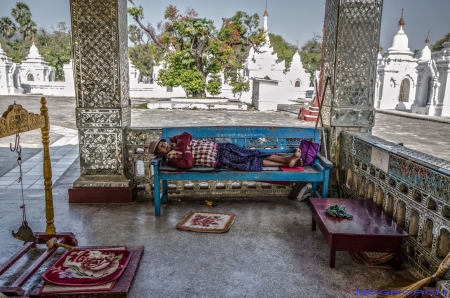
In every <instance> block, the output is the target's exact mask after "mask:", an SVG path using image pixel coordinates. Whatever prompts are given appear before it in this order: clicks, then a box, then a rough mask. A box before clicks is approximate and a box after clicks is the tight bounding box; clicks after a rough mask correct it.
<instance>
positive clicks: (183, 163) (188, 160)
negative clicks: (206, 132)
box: [167, 132, 194, 169]
mask: <svg viewBox="0 0 450 298" xmlns="http://www.w3.org/2000/svg"><path fill="white" fill-rule="evenodd" d="M191 141H192V135H191V134H190V133H188V132H183V133H182V134H179V135H176V136H174V137H171V138H170V142H171V143H176V144H175V148H174V150H175V151H176V155H173V156H172V155H168V156H167V163H168V164H169V166H171V167H175V168H177V169H190V168H192V167H193V166H194V157H193V156H192V153H191V152H190V151H189V150H188V145H189V144H190V143H191Z"/></svg>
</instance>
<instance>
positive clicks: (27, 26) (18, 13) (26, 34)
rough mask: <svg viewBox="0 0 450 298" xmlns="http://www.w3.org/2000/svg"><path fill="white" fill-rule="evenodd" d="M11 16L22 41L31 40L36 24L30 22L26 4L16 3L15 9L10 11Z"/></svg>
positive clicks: (29, 13)
mask: <svg viewBox="0 0 450 298" xmlns="http://www.w3.org/2000/svg"><path fill="white" fill-rule="evenodd" d="M11 15H12V16H13V17H14V19H15V20H16V22H17V23H18V24H19V28H18V30H19V32H20V34H21V35H22V37H23V40H27V39H28V40H31V39H33V38H34V36H35V35H36V32H37V27H36V23H35V22H34V21H33V20H31V11H30V8H29V7H28V5H27V4H25V3H23V2H17V3H16V7H14V8H13V9H12V10H11Z"/></svg>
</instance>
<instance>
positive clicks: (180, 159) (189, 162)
mask: <svg viewBox="0 0 450 298" xmlns="http://www.w3.org/2000/svg"><path fill="white" fill-rule="evenodd" d="M177 153H180V152H177ZM167 163H168V164H169V166H171V167H174V168H177V169H190V168H192V167H194V157H193V156H192V153H191V152H190V151H185V152H183V153H182V154H181V156H180V155H178V154H177V155H176V157H173V158H170V156H167Z"/></svg>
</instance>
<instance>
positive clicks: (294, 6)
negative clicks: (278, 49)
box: [0, 0, 450, 50]
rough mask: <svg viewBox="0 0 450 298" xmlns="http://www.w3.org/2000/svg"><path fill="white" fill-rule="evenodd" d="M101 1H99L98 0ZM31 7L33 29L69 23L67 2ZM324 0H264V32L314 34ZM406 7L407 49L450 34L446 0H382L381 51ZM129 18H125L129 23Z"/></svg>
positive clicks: (8, 1)
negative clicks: (266, 25) (266, 15)
mask: <svg viewBox="0 0 450 298" xmlns="http://www.w3.org/2000/svg"><path fill="white" fill-rule="evenodd" d="M0 1H1V4H2V5H1V8H0V17H3V16H11V8H12V7H14V6H15V3H16V2H17V0H0ZM97 1H101V0H97ZM22 2H25V3H27V4H28V5H29V6H30V9H31V12H32V14H33V17H32V18H33V20H34V21H35V22H36V23H37V25H38V27H46V28H48V29H50V28H51V26H55V27H56V24H57V23H58V22H60V21H65V22H66V23H67V24H69V26H70V8H69V0H22ZM135 3H136V4H137V5H142V6H143V7H144V14H145V19H144V22H145V23H147V22H150V23H151V24H153V25H156V24H157V23H158V22H159V21H161V20H162V19H163V14H164V9H165V7H166V6H167V5H169V4H172V5H175V6H177V7H178V8H179V10H180V11H181V12H184V11H185V10H186V8H187V7H191V8H194V9H195V10H196V11H197V12H198V13H199V16H200V17H205V18H209V19H212V20H214V22H215V24H216V27H219V26H220V25H221V18H222V17H229V16H232V15H233V14H234V13H235V12H236V11H237V10H242V11H245V12H247V13H251V14H253V13H258V14H259V15H260V17H261V26H262V14H263V13H264V10H265V5H266V4H265V0H226V1H223V0H221V1H217V0H167V1H149V0H135ZM324 3H325V0H268V12H269V32H271V33H275V34H279V35H281V36H283V37H284V39H286V40H287V41H288V42H289V43H291V44H296V43H297V40H298V43H299V45H300V46H301V45H302V44H303V43H304V42H305V41H306V40H307V39H308V38H310V37H311V36H312V34H313V32H318V33H321V31H322V24H323V17H324V7H325V6H324ZM402 8H404V9H405V12H404V19H405V22H406V26H405V28H404V29H405V32H406V34H407V35H408V37H409V47H410V49H411V50H414V49H422V48H423V47H424V40H425V38H426V36H427V33H428V30H430V40H431V43H434V42H435V41H436V40H438V39H440V38H442V37H443V36H445V34H447V33H448V32H450V18H449V17H448V13H449V12H450V0H384V5H383V19H382V24H381V38H380V44H381V46H382V47H383V48H384V49H385V50H386V49H387V48H389V47H390V46H391V44H392V38H393V37H394V35H395V34H396V33H397V31H398V27H397V23H398V20H399V19H400V15H401V10H402ZM132 22H134V21H133V20H131V19H129V24H130V23H132Z"/></svg>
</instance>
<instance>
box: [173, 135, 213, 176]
mask: <svg viewBox="0 0 450 298" xmlns="http://www.w3.org/2000/svg"><path fill="white" fill-rule="evenodd" d="M169 141H170V142H171V143H173V144H172V145H173V148H174V149H173V150H172V151H170V152H169V153H168V154H167V156H166V158H167V163H168V164H169V165H170V166H172V167H175V168H178V169H190V168H192V167H194V166H203V167H213V168H215V167H216V166H217V161H216V159H217V150H218V146H217V143H215V142H211V141H207V140H192V135H191V134H190V133H188V132H183V133H182V134H180V135H176V136H174V137H171V138H170V140H169Z"/></svg>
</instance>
